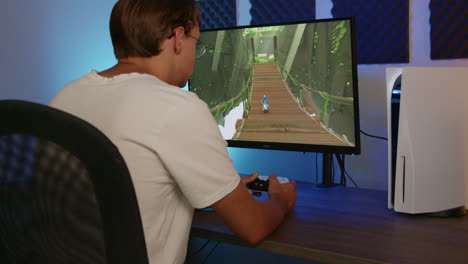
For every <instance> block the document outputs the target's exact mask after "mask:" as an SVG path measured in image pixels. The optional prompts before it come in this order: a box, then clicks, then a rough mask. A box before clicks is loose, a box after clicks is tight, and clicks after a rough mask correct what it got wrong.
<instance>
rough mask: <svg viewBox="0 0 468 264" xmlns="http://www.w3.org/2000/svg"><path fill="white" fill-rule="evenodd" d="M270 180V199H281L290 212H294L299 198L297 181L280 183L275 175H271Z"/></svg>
mask: <svg viewBox="0 0 468 264" xmlns="http://www.w3.org/2000/svg"><path fill="white" fill-rule="evenodd" d="M268 180H269V186H268V195H269V196H270V199H272V198H273V199H279V200H280V201H282V202H283V204H284V205H285V206H286V208H287V211H288V213H290V212H292V210H293V209H294V207H295V206H296V199H297V193H296V182H294V181H290V182H287V183H279V182H278V178H277V177H276V176H275V175H270V177H269V178H268Z"/></svg>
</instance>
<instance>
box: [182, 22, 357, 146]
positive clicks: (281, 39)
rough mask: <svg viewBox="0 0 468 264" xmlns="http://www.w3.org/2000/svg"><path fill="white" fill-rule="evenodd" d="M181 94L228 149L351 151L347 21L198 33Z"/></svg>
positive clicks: (352, 75) (353, 95)
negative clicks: (203, 113)
mask: <svg viewBox="0 0 468 264" xmlns="http://www.w3.org/2000/svg"><path fill="white" fill-rule="evenodd" d="M200 39H201V41H203V42H204V43H206V44H207V45H208V50H207V52H206V53H205V55H204V56H203V57H201V58H200V59H199V60H197V61H196V63H195V67H194V72H193V74H192V76H191V78H190V80H189V90H190V91H192V92H194V93H196V94H197V95H198V96H199V97H200V98H201V99H202V100H204V101H205V102H206V103H207V104H208V106H209V108H210V111H211V113H212V114H213V116H214V117H215V119H216V120H217V122H218V125H219V128H220V130H221V133H222V135H223V137H224V138H225V139H226V140H227V142H228V146H230V147H245V148H260V149H278V150H293V151H304V152H323V153H343V154H359V153H360V137H359V132H360V129H359V104H358V87H357V69H356V68H357V67H356V55H355V36H354V21H353V18H340V19H323V20H313V21H302V22H294V23H283V24H268V25H255V26H239V27H229V28H217V29H207V30H201V34H200Z"/></svg>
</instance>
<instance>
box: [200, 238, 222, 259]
mask: <svg viewBox="0 0 468 264" xmlns="http://www.w3.org/2000/svg"><path fill="white" fill-rule="evenodd" d="M218 245H219V242H217V243H216V245H215V246H214V247H212V248H211V250H210V252H209V253H208V255H206V257H205V259H204V260H203V264H205V263H206V261H207V260H208V257H209V256H210V255H211V253H213V251H214V250H215V249H216V247H217V246H218Z"/></svg>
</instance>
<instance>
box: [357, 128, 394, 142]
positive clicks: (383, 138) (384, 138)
mask: <svg viewBox="0 0 468 264" xmlns="http://www.w3.org/2000/svg"><path fill="white" fill-rule="evenodd" d="M361 133H362V134H364V135H366V136H368V137H372V138H378V139H382V140H386V141H388V138H386V137H380V136H374V135H370V134H367V133H366V132H364V131H362V130H361Z"/></svg>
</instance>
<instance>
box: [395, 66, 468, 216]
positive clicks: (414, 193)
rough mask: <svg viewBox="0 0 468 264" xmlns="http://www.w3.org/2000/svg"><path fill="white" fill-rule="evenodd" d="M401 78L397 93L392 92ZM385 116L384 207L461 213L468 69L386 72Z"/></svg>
mask: <svg viewBox="0 0 468 264" xmlns="http://www.w3.org/2000/svg"><path fill="white" fill-rule="evenodd" d="M399 75H401V91H397V90H394V89H393V88H394V83H395V80H397V77H398V76H399ZM398 97H399V98H398ZM397 99H398V100H397ZM397 101H398V102H397ZM397 105H398V106H397ZM397 108H398V109H397ZM396 109H397V110H398V111H399V113H397V112H398V111H397V112H395V110H396ZM387 117H388V139H389V141H388V148H389V149H388V160H389V163H388V164H389V166H388V188H389V192H388V207H389V208H393V209H394V210H395V211H397V212H404V213H409V214H420V213H433V214H439V213H444V212H452V213H453V212H458V213H457V214H464V213H465V212H466V210H465V206H467V204H468V196H467V192H468V190H467V183H468V68H455V67H444V68H442V67H437V68H436V67H405V68H387Z"/></svg>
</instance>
